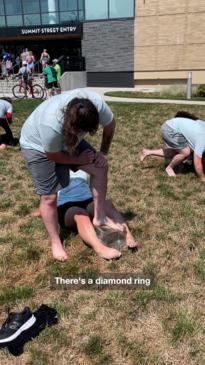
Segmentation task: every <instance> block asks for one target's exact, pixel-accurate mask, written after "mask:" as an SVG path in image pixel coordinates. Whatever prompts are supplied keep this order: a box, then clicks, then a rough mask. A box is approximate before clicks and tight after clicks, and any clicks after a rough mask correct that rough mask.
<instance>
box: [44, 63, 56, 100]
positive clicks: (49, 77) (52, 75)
mask: <svg viewBox="0 0 205 365" xmlns="http://www.w3.org/2000/svg"><path fill="white" fill-rule="evenodd" d="M43 75H44V76H45V88H46V91H47V98H50V97H51V96H52V88H53V87H57V75H56V70H55V69H54V67H53V66H50V65H49V63H48V62H47V63H46V64H45V67H44V68H43Z"/></svg>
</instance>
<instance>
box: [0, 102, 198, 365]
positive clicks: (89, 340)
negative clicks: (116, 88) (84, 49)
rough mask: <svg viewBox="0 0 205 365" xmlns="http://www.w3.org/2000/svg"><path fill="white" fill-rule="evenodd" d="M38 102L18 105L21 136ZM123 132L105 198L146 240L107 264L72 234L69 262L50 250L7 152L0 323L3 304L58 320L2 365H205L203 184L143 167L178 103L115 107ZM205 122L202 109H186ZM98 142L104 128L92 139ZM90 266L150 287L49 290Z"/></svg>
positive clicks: (2, 354)
mask: <svg viewBox="0 0 205 365" xmlns="http://www.w3.org/2000/svg"><path fill="white" fill-rule="evenodd" d="M37 104H38V102H36V101H32V100H31V101H15V102H14V116H16V117H18V118H19V122H18V123H15V124H14V125H13V130H14V134H15V135H19V133H20V128H21V125H22V124H23V121H24V120H25V118H26V116H27V115H28V114H29V113H30V112H31V111H32V110H33V109H34V107H36V106H37ZM110 106H111V108H112V110H113V112H114V113H115V116H116V120H117V128H116V133H115V136H114V140H113V143H112V146H111V150H110V157H109V160H110V161H109V163H110V169H109V186H108V196H109V198H111V199H112V200H113V201H114V202H115V204H116V206H117V207H118V209H119V210H120V211H121V212H122V213H123V214H124V216H125V217H126V218H127V219H128V221H129V225H130V228H131V230H132V232H133V234H134V236H135V237H136V239H137V240H139V241H140V242H141V244H142V248H141V249H140V250H139V251H138V252H130V251H128V250H126V249H125V250H124V251H123V254H122V258H121V259H120V260H118V261H115V262H107V261H103V260H102V259H100V258H98V257H96V256H95V254H94V253H93V252H91V251H90V249H88V248H87V247H85V246H84V244H83V243H82V242H81V241H80V239H79V236H74V235H70V236H69V237H68V239H67V241H66V243H67V246H66V249H67V252H68V253H69V261H68V262H67V263H64V264H61V263H57V262H54V261H53V260H52V256H51V250H50V242H49V239H48V236H47V233H46V231H45V228H44V226H43V224H42V221H41V220H40V219H37V218H32V217H31V216H30V212H31V211H32V210H33V209H34V208H35V207H36V206H37V205H38V197H37V196H36V195H35V192H34V188H33V184H32V181H31V178H30V175H29V174H28V172H27V170H26V168H25V165H24V162H23V160H22V158H21V154H20V151H19V148H13V149H12V148H9V149H7V150H6V151H4V152H1V159H0V179H1V185H0V190H1V201H0V212H1V215H0V228H1V231H0V248H1V251H0V275H1V282H0V309H1V310H0V323H2V322H3V321H4V319H5V317H6V316H7V313H6V310H7V308H8V307H9V308H11V309H12V310H14V311H18V310H22V308H23V307H24V306H25V305H29V306H30V307H31V308H32V309H33V310H35V309H36V308H37V307H38V306H39V305H40V304H42V303H45V304H48V305H50V306H52V307H55V308H56V309H57V312H58V318H59V323H58V325H56V326H53V327H50V328H46V329H45V330H44V331H42V332H41V334H40V335H39V336H38V337H37V338H35V339H34V340H33V342H30V343H28V344H27V345H26V346H25V351H24V354H23V355H22V356H21V357H20V358H19V359H15V358H14V357H12V356H11V355H10V354H9V353H8V352H7V350H0V364H2V365H14V364H20V365H24V364H25V365H45V364H57V363H58V364H59V365H70V364H72V365H106V364H107V365H204V364H205V350H204V349H205V328H204V323H205V321H204V319H205V318H204V317H205V314H204V313H205V312H204V302H205V291H204V286H205V267H204V260H205V248H204V243H205V238H204V216H205V195H204V189H205V185H204V184H203V183H201V182H200V181H199V180H198V179H197V178H196V176H195V175H194V174H193V173H190V174H186V175H179V176H177V177H176V178H175V179H170V178H168V177H167V176H166V174H165V171H164V164H163V161H162V160H161V159H157V158H155V159H154V158H153V159H151V158H150V159H147V160H145V161H144V163H143V164H140V162H139V159H138V153H139V151H140V149H141V148H142V147H145V146H147V147H150V148H152V147H160V146H161V139H160V133H159V129H160V125H161V124H162V122H163V121H164V120H165V119H166V118H169V117H171V116H173V115H174V114H175V113H176V112H177V111H178V110H181V109H182V108H180V107H179V106H177V105H176V106H175V105H166V104H163V105H155V104H136V105H133V104H120V103H119V104H117V103H111V104H110ZM184 109H185V110H186V111H189V112H192V113H194V114H196V115H198V116H199V117H200V118H201V119H204V120H205V107H202V106H186V107H183V110H184ZM90 140H92V143H93V145H94V146H95V147H98V146H99V140H100V133H99V134H98V135H96V136H95V137H92V139H90ZM76 272H77V273H80V272H85V273H87V274H88V275H91V276H92V275H94V274H95V273H96V272H97V273H111V274H112V273H130V274H133V275H134V274H137V273H139V274H144V275H147V276H152V277H154V279H155V284H154V287H153V289H152V290H130V291H129V290H124V291H123V290H104V291H94V290H79V291H77V290H76V291H74V290H73V291H70V290H60V289H59V290H51V288H50V278H51V277H53V276H54V275H55V274H56V273H58V274H62V275H64V276H66V275H69V274H72V273H76Z"/></svg>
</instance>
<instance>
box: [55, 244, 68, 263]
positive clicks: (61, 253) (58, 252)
mask: <svg viewBox="0 0 205 365" xmlns="http://www.w3.org/2000/svg"><path fill="white" fill-rule="evenodd" d="M52 253H53V257H54V259H56V260H58V261H61V262H64V261H67V260H68V255H67V253H66V252H65V250H64V248H63V246H62V244H61V243H59V242H56V243H53V244H52Z"/></svg>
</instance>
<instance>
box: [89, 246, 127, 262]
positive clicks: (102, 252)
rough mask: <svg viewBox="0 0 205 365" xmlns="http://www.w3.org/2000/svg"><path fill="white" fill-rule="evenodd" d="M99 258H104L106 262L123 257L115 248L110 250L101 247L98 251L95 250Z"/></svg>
mask: <svg viewBox="0 0 205 365" xmlns="http://www.w3.org/2000/svg"><path fill="white" fill-rule="evenodd" d="M94 250H95V252H96V253H97V255H98V256H100V257H102V258H103V259H105V260H114V259H119V257H120V256H121V252H120V251H118V250H116V249H115V248H109V247H106V246H104V245H99V247H97V248H96V249H94Z"/></svg>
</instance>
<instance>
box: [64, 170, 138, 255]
mask: <svg viewBox="0 0 205 365" xmlns="http://www.w3.org/2000/svg"><path fill="white" fill-rule="evenodd" d="M88 179H89V176H88V174H87V173H86V172H84V171H82V170H78V171H77V172H73V171H70V182H69V184H68V185H67V186H66V187H65V188H63V189H61V190H59V191H58V197H57V210H58V221H59V224H60V226H61V228H65V227H67V228H73V227H76V228H77V231H78V233H79V235H80V237H81V239H82V240H83V241H84V242H85V243H86V244H87V245H89V246H90V247H91V248H92V249H93V250H94V251H95V252H96V253H97V255H98V256H100V257H102V258H103V259H107V260H111V259H116V258H119V257H120V256H121V253H120V251H118V250H116V249H114V248H109V247H106V246H105V245H103V243H102V242H101V240H100V239H99V238H98V237H97V234H96V231H95V229H94V226H93V224H92V218H93V198H92V193H91V190H90V188H89V181H88ZM105 210H106V214H107V215H108V216H109V217H110V218H111V219H112V220H113V221H114V222H116V223H118V224H119V225H121V229H122V230H123V231H124V234H125V243H126V245H127V246H128V247H130V248H136V247H137V245H138V244H137V242H136V241H135V239H134V237H133V236H132V234H131V232H130V230H129V228H128V226H127V224H126V222H125V220H124V218H123V217H122V215H121V214H120V213H119V212H118V211H117V210H116V208H115V207H114V205H113V204H112V203H111V202H110V201H108V200H106V202H105Z"/></svg>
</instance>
